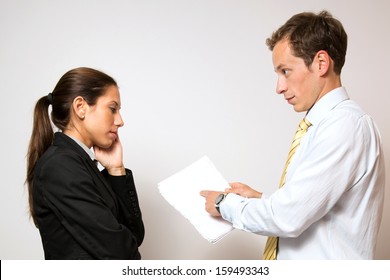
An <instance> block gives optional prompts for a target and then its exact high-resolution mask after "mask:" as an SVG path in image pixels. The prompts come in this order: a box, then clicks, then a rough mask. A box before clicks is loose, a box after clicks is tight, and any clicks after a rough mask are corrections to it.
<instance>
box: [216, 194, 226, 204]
mask: <svg viewBox="0 0 390 280" xmlns="http://www.w3.org/2000/svg"><path fill="white" fill-rule="evenodd" d="M224 198H225V195H224V194H223V193H221V194H220V195H218V196H217V198H216V199H215V204H217V205H218V204H219V203H221V201H222V200H223V199H224Z"/></svg>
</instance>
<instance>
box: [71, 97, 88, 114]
mask: <svg viewBox="0 0 390 280" xmlns="http://www.w3.org/2000/svg"><path fill="white" fill-rule="evenodd" d="M87 106H88V104H87V102H86V101H85V99H84V98H83V97H81V96H77V97H76V98H75V99H74V100H73V103H72V107H73V111H74V113H75V115H76V116H77V117H78V118H79V119H80V120H83V119H84V118H85V112H86V110H87Z"/></svg>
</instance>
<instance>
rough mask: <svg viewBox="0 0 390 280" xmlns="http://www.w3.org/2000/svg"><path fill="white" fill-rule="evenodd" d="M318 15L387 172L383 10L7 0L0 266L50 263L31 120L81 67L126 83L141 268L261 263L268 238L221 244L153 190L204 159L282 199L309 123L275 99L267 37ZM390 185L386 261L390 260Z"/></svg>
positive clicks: (345, 4)
mask: <svg viewBox="0 0 390 280" xmlns="http://www.w3.org/2000/svg"><path fill="white" fill-rule="evenodd" d="M322 9H327V10H329V11H330V12H331V13H332V14H333V15H334V16H335V17H336V18H338V19H340V20H341V21H342V23H343V24H344V27H345V29H346V31H347V33H348V35H349V47H348V53H347V59H346V65H345V67H344V69H343V74H342V80H343V85H344V86H345V87H346V88H347V90H348V92H349V95H350V97H351V98H352V99H354V100H356V101H357V102H358V103H359V104H360V105H361V106H362V107H363V108H364V109H365V110H366V111H367V112H368V113H369V114H370V115H372V116H373V118H374V119H375V120H376V122H377V124H378V126H379V128H380V130H381V133H382V138H383V145H384V152H385V159H386V161H387V163H388V164H387V167H386V174H387V176H389V175H390V172H389V166H390V150H389V141H390V127H389V105H390V104H389V103H390V102H389V101H390V92H389V87H388V82H389V69H388V67H389V65H390V56H389V54H388V46H389V45H390V36H389V29H388V27H389V26H390V18H389V17H388V11H389V9H390V2H389V1H387V0H373V1H353V0H350V1H339V0H327V1H310V0H305V1H291V0H273V1H260V0H240V1H238V0H148V1H146V0H145V1H143V0H123V1H121V0H110V1H99V0H82V1H80V0H67V1H55V0H46V1H45V0H35V1H29V0H24V1H23V0H0V40H1V43H0V93H1V110H0V120H1V129H2V132H1V138H0V141H1V142H0V143H1V145H0V149H1V159H2V160H1V163H0V164H1V168H0V170H1V178H2V182H1V187H0V219H1V220H0V221H1V225H0V258H1V259H42V258H43V250H42V245H41V240H40V236H39V232H38V230H37V229H36V228H35V227H34V226H33V224H32V222H31V221H30V219H29V216H28V211H27V191H26V187H25V185H24V180H25V174H26V163H25V156H26V152H27V146H28V142H29V137H30V134H31V128H32V112H33V107H34V105H35V102H36V101H37V99H38V98H40V97H41V96H43V95H46V94H47V93H49V92H50V91H51V90H52V89H53V88H54V86H55V84H56V83H57V81H58V80H59V78H60V77H61V76H62V75H63V74H64V73H65V72H66V71H68V70H70V69H72V68H75V67H79V66H88V67H93V68H97V69H99V70H102V71H104V72H106V73H108V74H110V75H111V76H113V77H114V78H115V79H116V80H117V82H118V84H119V86H120V91H121V98H122V116H123V118H124V121H125V126H124V127H123V128H122V129H121V130H120V135H121V139H122V143H123V146H124V160H125V164H126V166H127V167H128V168H130V169H132V170H133V173H134V176H135V181H136V184H137V188H138V193H139V199H140V203H141V208H142V211H143V217H144V222H145V227H146V237H145V240H144V243H143V244H142V246H141V248H140V251H141V253H142V256H143V258H144V259H156V260H158V259H167V260H172V259H173V260H174V259H205V260H207V259H259V258H261V255H262V251H263V247H264V244H265V240H266V237H263V236H259V235H255V234H251V233H246V232H243V231H239V230H235V231H233V233H232V234H230V235H229V236H228V237H226V238H224V239H223V240H221V241H220V242H219V243H217V244H215V245H212V244H210V243H209V242H207V241H206V240H205V239H203V238H202V237H201V236H200V235H199V234H198V232H197V231H196V230H195V229H194V227H193V226H192V225H191V224H190V223H189V222H188V221H187V220H186V219H185V218H183V217H182V216H181V215H180V214H179V213H178V212H177V211H176V210H175V209H173V208H172V207H171V206H170V205H169V204H168V203H167V202H166V201H165V200H164V199H163V198H162V196H161V195H160V194H159V192H158V189H157V183H158V182H160V181H162V180H163V179H165V178H167V177H169V176H170V175H172V174H174V173H175V172H177V171H179V170H181V169H182V168H184V167H186V166H187V165H189V164H191V163H192V162H194V161H196V160H197V159H199V158H200V157H202V156H203V155H208V156H209V157H210V159H211V160H212V161H213V162H214V164H215V165H216V167H217V168H218V170H219V171H220V172H221V173H222V174H223V175H224V177H225V178H226V180H228V181H241V182H244V183H247V184H249V185H251V186H253V187H255V188H257V189H258V190H260V191H262V192H265V193H272V192H273V191H274V190H276V189H277V187H278V181H279V178H280V175H281V171H282V169H283V165H284V162H285V159H286V156H287V153H288V149H289V146H290V142H291V140H292V137H293V134H294V131H295V129H296V126H297V124H298V123H299V121H300V119H301V118H302V117H303V115H302V114H297V113H295V111H294V110H293V108H292V107H291V106H290V105H288V104H287V103H286V102H285V101H284V100H283V97H282V96H279V95H277V94H276V93H275V86H276V75H275V73H274V72H273V65H272V61H271V52H270V51H269V50H268V49H267V47H266V46H265V39H266V38H267V37H268V36H270V35H271V33H272V31H274V30H276V29H277V28H278V27H279V26H280V25H282V24H283V23H284V22H285V21H286V20H287V19H288V18H290V17H291V16H292V15H293V14H295V13H298V12H302V11H314V12H318V11H320V10H322ZM388 181H389V180H388ZM183 187H184V186H183ZM388 188H389V183H387V184H386V189H387V190H386V197H385V208H384V213H383V219H382V226H381V230H380V233H379V239H378V246H377V250H376V252H377V254H376V258H377V259H390V243H389V242H388V240H387V237H388V236H389V234H390V220H389V217H390V211H389V207H390V206H389V202H390V196H389V191H388ZM186 199H191V197H188V198H186Z"/></svg>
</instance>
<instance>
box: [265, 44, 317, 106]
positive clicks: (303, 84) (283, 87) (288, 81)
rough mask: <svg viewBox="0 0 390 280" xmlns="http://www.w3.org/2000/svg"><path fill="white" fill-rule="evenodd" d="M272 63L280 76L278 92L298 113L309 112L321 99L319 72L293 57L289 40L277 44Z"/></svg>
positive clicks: (277, 86)
mask: <svg viewBox="0 0 390 280" xmlns="http://www.w3.org/2000/svg"><path fill="white" fill-rule="evenodd" d="M272 61H273V64H274V69H275V72H276V74H277V75H278V81H277V85H276V92H277V93H278V94H283V95H284V98H285V99H286V101H287V102H288V103H289V104H291V105H293V107H294V110H295V111H296V112H305V111H308V110H309V109H310V108H311V107H312V106H313V105H314V103H316V102H317V100H318V99H319V98H320V97H321V89H320V83H319V80H318V74H317V72H316V71H315V70H313V68H312V67H310V68H308V67H307V66H306V64H305V63H304V61H303V59H302V58H299V57H296V56H294V55H293V53H292V50H291V49H290V46H289V42H288V41H287V40H283V41H280V42H279V43H277V44H276V46H275V47H274V50H273V52H272Z"/></svg>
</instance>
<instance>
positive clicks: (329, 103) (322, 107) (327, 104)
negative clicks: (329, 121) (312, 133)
mask: <svg viewBox="0 0 390 280" xmlns="http://www.w3.org/2000/svg"><path fill="white" fill-rule="evenodd" d="M348 99H349V97H348V94H347V91H346V89H345V88H344V87H338V88H335V89H334V90H331V91H330V92H328V93H327V94H325V95H324V96H323V97H322V98H321V99H320V100H318V101H317V102H316V103H315V104H314V106H313V107H312V108H311V109H310V111H309V112H308V113H307V115H306V119H307V120H308V121H309V122H310V123H311V124H312V125H316V124H318V123H319V122H320V121H321V120H322V118H323V117H324V116H325V115H326V113H328V112H329V111H330V110H332V109H333V108H334V107H336V106H337V105H338V104H339V103H340V102H343V101H345V100H348Z"/></svg>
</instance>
